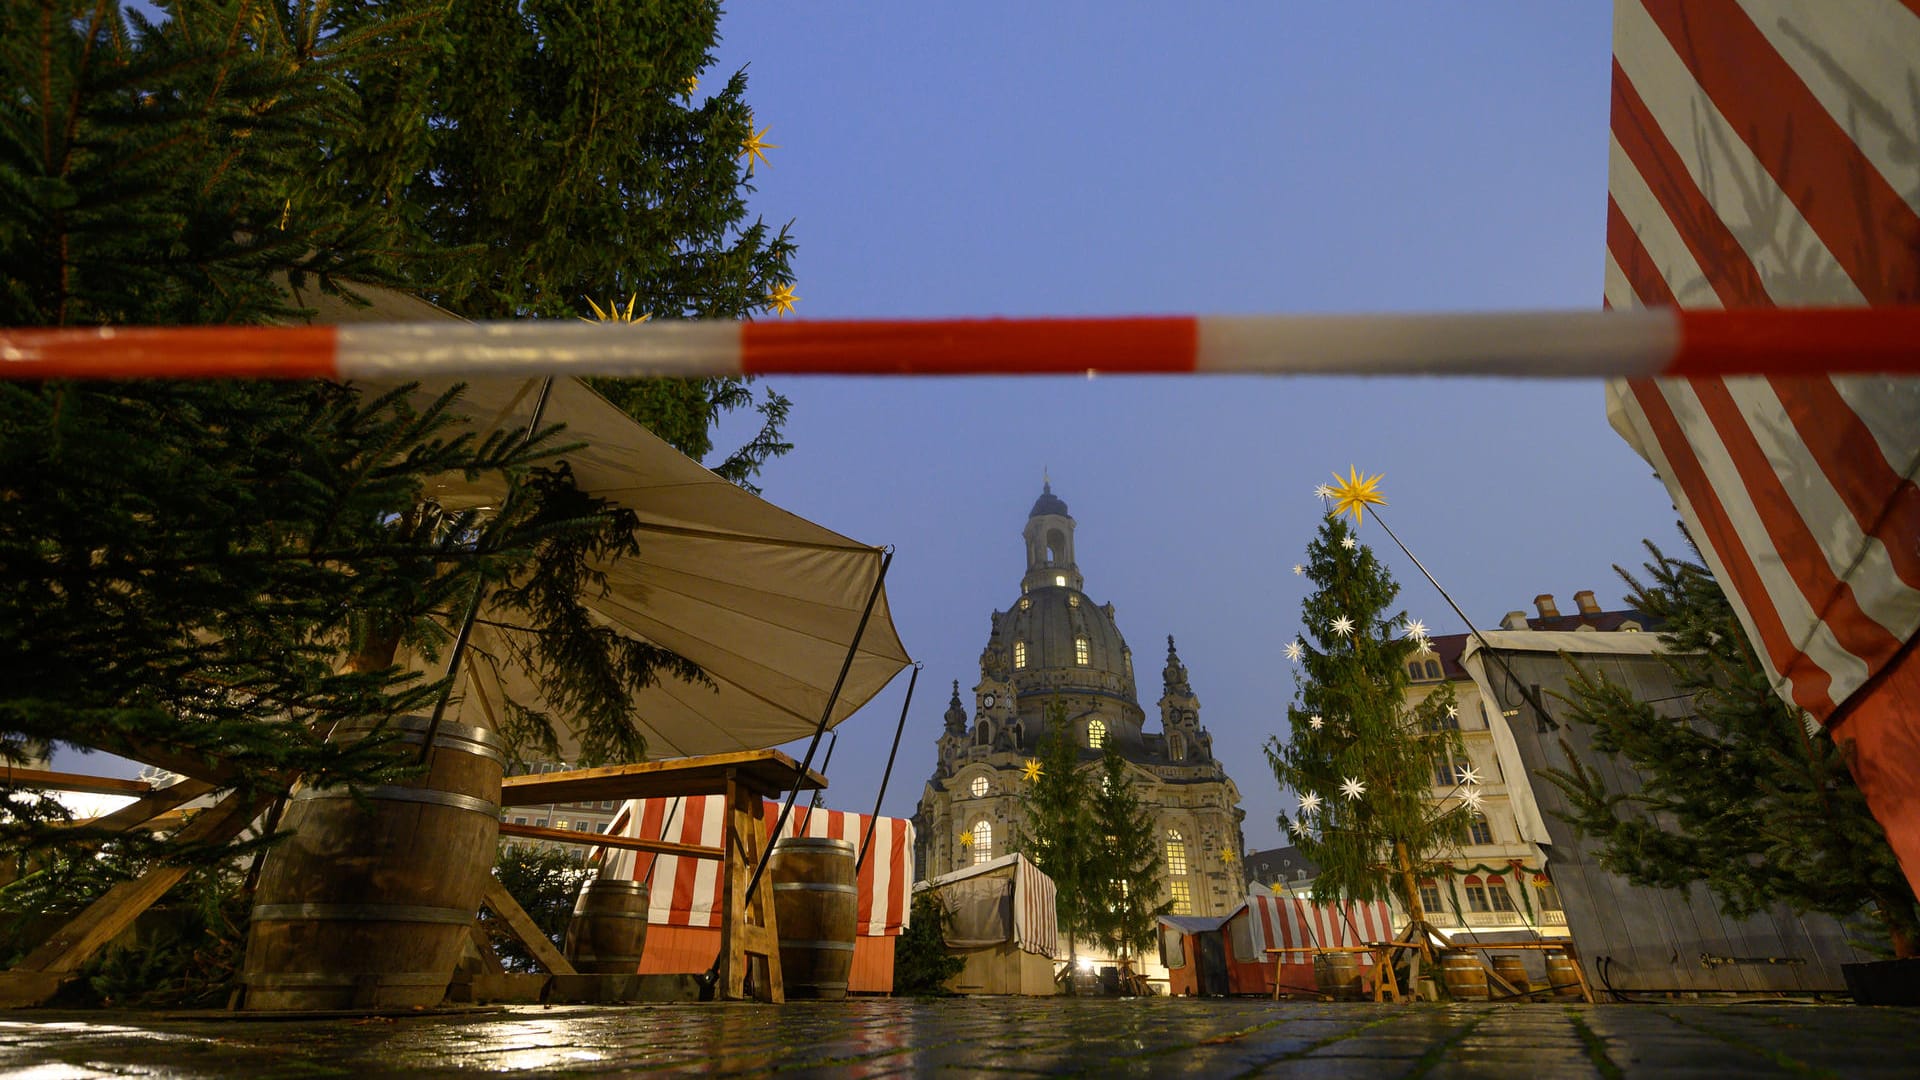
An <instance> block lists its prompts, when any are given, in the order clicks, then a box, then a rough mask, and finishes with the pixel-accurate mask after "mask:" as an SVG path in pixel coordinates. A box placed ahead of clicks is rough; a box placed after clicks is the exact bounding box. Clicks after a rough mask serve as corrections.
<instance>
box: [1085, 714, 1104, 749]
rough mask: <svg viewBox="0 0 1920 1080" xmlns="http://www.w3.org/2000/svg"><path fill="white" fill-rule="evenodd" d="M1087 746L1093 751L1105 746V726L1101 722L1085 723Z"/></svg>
mask: <svg viewBox="0 0 1920 1080" xmlns="http://www.w3.org/2000/svg"><path fill="white" fill-rule="evenodd" d="M1087 745H1088V746H1091V747H1093V748H1094V749H1095V750H1098V749H1100V748H1101V747H1103V746H1105V745H1107V725H1106V722H1105V721H1102V720H1098V719H1095V720H1089V721H1087Z"/></svg>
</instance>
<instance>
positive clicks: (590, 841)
mask: <svg viewBox="0 0 1920 1080" xmlns="http://www.w3.org/2000/svg"><path fill="white" fill-rule="evenodd" d="M500 835H501V836H518V837H522V838H524V839H527V840H551V841H553V842H554V843H556V844H578V845H580V846H582V847H611V848H624V849H625V850H627V851H650V852H652V853H654V854H655V855H684V856H686V857H688V858H691V859H718V858H721V857H722V856H723V855H725V852H723V851H721V850H720V849H719V848H717V847H701V846H699V845H698V844H675V843H672V842H671V841H667V840H640V839H636V838H634V837H631V836H615V835H613V834H611V833H590V832H577V831H575V830H572V829H548V828H543V827H542V826H539V825H515V824H514V823H512V822H510V821H503V822H501V823H500Z"/></svg>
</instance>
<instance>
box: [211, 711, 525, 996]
mask: <svg viewBox="0 0 1920 1080" xmlns="http://www.w3.org/2000/svg"><path fill="white" fill-rule="evenodd" d="M428 725H429V721H428V720H427V719H425V718H424V717H403V718H401V719H399V720H396V721H393V722H391V723H390V724H389V725H388V728H387V730H394V729H399V730H401V731H403V732H405V734H404V736H403V738H402V740H401V741H400V743H399V744H398V746H397V747H396V748H395V749H396V751H397V752H400V753H404V754H405V755H406V760H409V761H411V760H413V756H414V755H415V754H417V753H418V748H419V746H420V745H421V743H422V741H423V740H424V739H425V736H426V729H427V727H428ZM373 726H374V725H373V722H372V721H348V722H345V723H342V724H340V725H338V726H337V727H336V728H335V729H334V733H333V735H332V736H331V737H330V739H329V741H332V742H353V741H357V740H359V739H361V738H363V737H365V736H367V735H368V734H370V733H371V731H372V729H373ZM504 760H505V753H504V751H503V749H502V744H501V742H500V739H499V738H498V737H497V736H495V735H494V734H493V733H491V732H489V731H486V730H484V729H482V728H474V727H466V726H463V725H459V724H449V723H444V722H443V723H441V725H440V727H439V729H438V730H437V731H436V732H435V733H434V739H433V750H432V753H431V754H430V755H429V756H428V760H427V765H428V767H427V770H426V771H425V772H424V773H422V774H421V775H419V776H416V777H413V778H411V779H409V780H405V781H401V782H398V783H394V784H388V785H382V786H378V787H365V788H360V789H359V790H358V791H357V792H356V791H352V790H349V789H347V788H344V787H342V788H307V789H305V790H302V791H300V792H298V793H296V794H295V795H294V796H293V798H292V799H291V800H289V801H288V804H287V813H286V816H285V818H284V819H283V820H282V823H281V830H282V831H283V832H285V833H290V834H291V835H289V836H287V837H286V838H285V839H283V840H282V841H281V842H280V843H279V844H277V845H275V846H274V847H273V848H272V849H271V850H270V851H269V852H268V853H267V858H266V861H265V863H264V865H263V866H262V869H261V874H260V883H259V887H258V888H257V889H256V890H255V892H254V898H253V919H252V925H251V927H250V928H249V930H248V933H247V955H246V960H245V963H244V965H243V973H242V976H241V978H242V980H243V981H244V982H245V983H246V1007H247V1008H248V1009H261V1010H272V1009H365V1008H396V1007H398V1008H407V1007H412V1006H432V1005H438V1004H439V1003H440V1000H441V998H442V997H444V996H445V994H446V991H447V983H448V981H449V980H450V979H451V978H452V976H453V971H454V968H455V966H456V965H457V964H458V963H459V960H460V953H461V947H462V944H463V943H464V942H465V941H466V940H467V928H468V927H469V926H471V925H472V923H473V919H474V915H475V913H476V912H477V910H478V909H479V906H480V895H481V893H482V891H483V890H484V888H485V885H486V879H487V875H488V874H489V873H490V872H491V870H492V867H493V861H494V846H495V843H496V841H497V839H498V837H499V831H500V807H499V803H500V774H501V766H502V763H503V762H504Z"/></svg>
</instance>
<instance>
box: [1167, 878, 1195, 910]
mask: <svg viewBox="0 0 1920 1080" xmlns="http://www.w3.org/2000/svg"><path fill="white" fill-rule="evenodd" d="M1167 891H1168V892H1170V893H1172V894H1173V913H1174V914H1175V915H1191V914H1193V893H1192V891H1191V890H1189V889H1188V888H1187V883H1186V882H1184V881H1176V882H1174V883H1173V884H1171V885H1169V886H1168V887H1167Z"/></svg>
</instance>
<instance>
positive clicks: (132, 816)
mask: <svg viewBox="0 0 1920 1080" xmlns="http://www.w3.org/2000/svg"><path fill="white" fill-rule="evenodd" d="M213 790H215V788H214V786H213V785H212V784H209V783H207V782H206V781H205V780H182V781H180V782H179V783H177V784H173V785H171V786H169V787H163V788H159V789H157V790H155V791H154V792H153V793H152V794H151V795H143V796H141V797H140V798H138V799H135V800H134V801H133V802H130V803H128V804H127V805H125V806H123V807H121V808H120V809H118V810H115V811H114V812H113V813H111V814H106V815H103V816H101V817H97V818H93V819H91V820H89V821H76V822H74V827H75V828H81V827H85V828H88V829H95V830H99V831H101V832H127V831H128V830H130V829H134V828H138V827H139V826H141V825H147V824H149V823H153V827H155V828H157V827H159V823H157V822H154V819H155V818H157V817H159V816H160V815H161V814H164V813H166V812H167V811H169V810H172V809H173V808H175V807H177V806H179V805H181V804H182V803H188V802H192V801H193V800H195V799H197V798H199V797H200V796H202V795H205V794H207V793H208V792H210V791H213Z"/></svg>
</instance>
